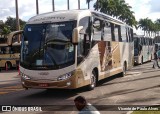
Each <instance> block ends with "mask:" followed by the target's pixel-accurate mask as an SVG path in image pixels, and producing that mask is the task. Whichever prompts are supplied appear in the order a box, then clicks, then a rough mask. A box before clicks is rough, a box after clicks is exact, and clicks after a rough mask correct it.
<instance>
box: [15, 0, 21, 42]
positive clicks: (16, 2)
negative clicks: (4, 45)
mask: <svg viewBox="0 0 160 114" xmlns="http://www.w3.org/2000/svg"><path fill="white" fill-rule="evenodd" d="M15 6H16V30H17V31H19V30H20V25H19V14H18V0H15ZM20 40H21V38H20V35H18V42H20Z"/></svg>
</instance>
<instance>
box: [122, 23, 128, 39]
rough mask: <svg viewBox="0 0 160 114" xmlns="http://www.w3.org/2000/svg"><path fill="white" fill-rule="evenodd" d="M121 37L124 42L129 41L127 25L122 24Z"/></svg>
mask: <svg viewBox="0 0 160 114" xmlns="http://www.w3.org/2000/svg"><path fill="white" fill-rule="evenodd" d="M121 39H122V42H127V37H126V28H125V26H121Z"/></svg>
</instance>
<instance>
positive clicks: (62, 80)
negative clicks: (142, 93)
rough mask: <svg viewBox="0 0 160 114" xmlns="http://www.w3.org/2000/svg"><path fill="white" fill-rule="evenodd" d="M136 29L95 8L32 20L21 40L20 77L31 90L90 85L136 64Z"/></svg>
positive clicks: (47, 15) (90, 87)
mask: <svg viewBox="0 0 160 114" xmlns="http://www.w3.org/2000/svg"><path fill="white" fill-rule="evenodd" d="M133 59H134V43H133V30H132V27H130V26H128V25H127V24H125V23H123V22H121V21H119V20H117V19H114V18H112V17H111V16H108V15H106V14H103V13H100V12H96V11H90V10H69V11H55V12H51V13H45V14H40V15H37V16H34V17H32V18H31V19H29V21H28V22H27V24H26V26H25V28H24V31H23V37H22V44H21V57H20V75H21V82H22V86H23V87H24V88H25V89H28V88H44V89H50V88H65V89H76V88H80V87H83V86H85V87H88V89H90V90H92V89H94V87H95V86H96V84H97V82H98V81H99V80H102V79H104V78H107V77H109V76H113V75H115V74H119V75H122V76H123V75H124V74H125V72H126V70H128V69H131V68H132V66H133V62H134V60H133Z"/></svg>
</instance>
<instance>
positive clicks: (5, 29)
mask: <svg viewBox="0 0 160 114" xmlns="http://www.w3.org/2000/svg"><path fill="white" fill-rule="evenodd" d="M10 32H11V30H10V27H9V26H6V25H3V28H2V31H1V33H0V34H1V35H2V36H3V37H4V38H6V37H7V35H8V34H9V33H10Z"/></svg>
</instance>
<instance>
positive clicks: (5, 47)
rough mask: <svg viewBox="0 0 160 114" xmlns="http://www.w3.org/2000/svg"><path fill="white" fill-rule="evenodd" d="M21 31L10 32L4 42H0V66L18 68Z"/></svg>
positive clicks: (7, 68) (8, 68)
mask: <svg viewBox="0 0 160 114" xmlns="http://www.w3.org/2000/svg"><path fill="white" fill-rule="evenodd" d="M21 34H22V31H14V32H11V33H10V34H9V35H8V37H7V38H6V40H5V42H0V67H1V68H5V69H6V70H10V69H11V68H18V65H19V58H20V47H21V42H20V37H21Z"/></svg>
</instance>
